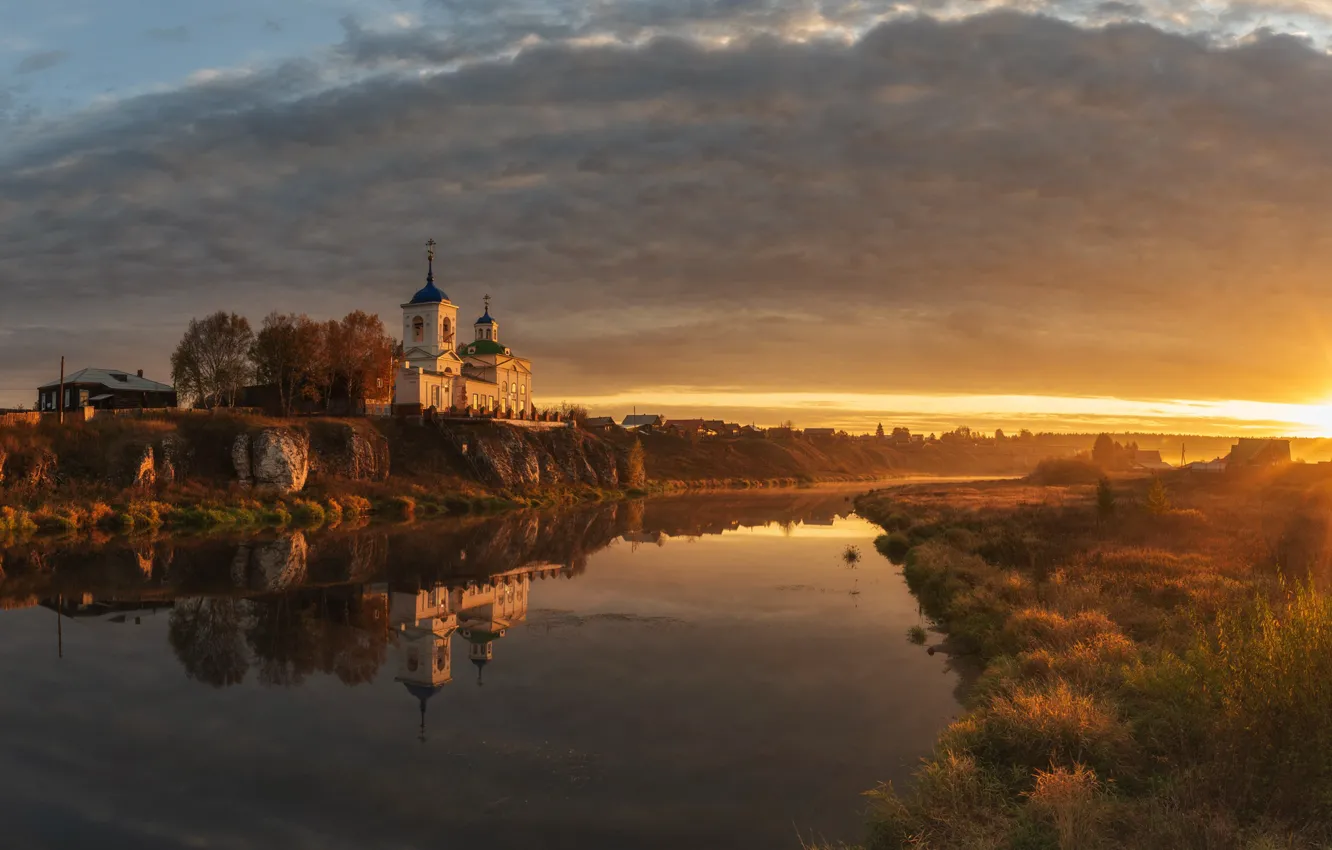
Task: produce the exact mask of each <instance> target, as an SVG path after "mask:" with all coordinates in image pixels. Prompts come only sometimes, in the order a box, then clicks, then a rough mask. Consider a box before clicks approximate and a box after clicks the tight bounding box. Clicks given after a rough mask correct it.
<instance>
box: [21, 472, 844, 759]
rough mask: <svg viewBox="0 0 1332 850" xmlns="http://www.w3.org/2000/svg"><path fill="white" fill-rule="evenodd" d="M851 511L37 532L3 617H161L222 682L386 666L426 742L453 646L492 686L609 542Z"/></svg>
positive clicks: (748, 501) (745, 504)
mask: <svg viewBox="0 0 1332 850" xmlns="http://www.w3.org/2000/svg"><path fill="white" fill-rule="evenodd" d="M850 510H851V505H850V500H849V498H848V497H847V495H846V494H845V493H828V492H823V493H819V492H798V491H797V492H791V493H774V494H772V495H770V496H765V497H760V498H756V497H755V496H754V495H752V494H746V495H744V496H737V497H736V498H735V499H733V500H731V499H728V498H727V497H725V496H710V497H707V498H704V499H691V498H678V499H666V500H659V501H656V502H647V503H644V502H624V503H619V504H612V505H604V506H600V507H596V508H592V509H587V510H575V511H565V512H559V513H523V514H514V515H508V516H501V517H480V518H465V519H459V520H445V521H440V522H436V523H423V524H420V525H417V526H373V525H372V526H368V527H363V528H359V529H346V528H342V529H324V530H321V531H318V532H301V531H294V532H287V533H283V534H270V535H268V536H266V537H259V538H248V539H233V540H227V539H224V538H194V539H189V538H187V539H180V538H175V539H173V538H169V537H159V538H154V537H142V538H127V539H120V540H115V541H106V542H103V543H101V544H96V543H94V542H91V541H86V540H85V541H80V542H78V543H70V542H69V541H65V542H63V543H52V542H40V541H38V542H34V541H28V542H27V543H24V544H22V545H18V544H15V545H11V546H9V547H5V548H0V567H2V568H3V572H0V617H3V616H5V614H6V611H5V609H22V608H31V607H34V606H37V605H41V606H44V607H46V608H48V609H50V610H52V611H53V612H55V613H56V616H55V617H54V621H55V622H54V623H53V627H52V637H53V638H54V643H55V644H56V647H55V654H57V655H64V654H65V653H67V652H68V651H70V648H69V647H68V646H66V645H65V644H66V641H65V637H66V636H65V634H64V631H65V627H64V624H65V623H66V622H68V621H69V620H70V619H77V620H82V621H85V622H87V623H102V624H105V626H106V627H108V628H114V627H119V626H133V625H136V624H137V625H143V624H148V623H151V622H153V621H160V620H161V619H163V618H165V620H166V635H167V641H168V643H169V644H170V646H171V648H172V651H173V652H174V654H175V656H176V658H177V659H178V660H179V662H180V664H181V666H182V668H183V670H184V672H185V674H186V675H187V676H188V677H189V678H190V679H193V680H195V681H197V682H200V683H203V684H205V685H209V686H212V687H215V688H225V687H232V686H236V685H241V684H244V683H247V682H249V683H254V682H257V683H258V684H260V685H263V686H270V687H292V686H297V685H300V684H301V683H303V682H304V681H305V680H306V679H307V678H309V677H310V676H312V675H316V674H324V675H330V676H334V677H336V678H337V679H338V680H340V681H341V682H343V683H344V684H346V685H349V686H355V685H360V684H366V683H370V682H372V681H375V680H377V679H380V678H381V673H387V672H388V671H389V670H391V671H392V672H393V679H394V680H396V682H399V683H401V684H402V685H403V686H404V687H405V688H406V690H407V691H408V692H409V693H410V694H411V696H412V697H414V698H415V699H416V700H417V702H418V703H419V707H420V712H421V720H420V730H419V734H420V735H421V737H422V739H423V740H424V736H425V733H426V714H427V710H428V707H429V703H430V700H431V699H432V698H433V697H434V696H435V695H436V694H438V693H439V692H440V690H441V689H442V688H444V687H445V686H446V685H448V684H449V683H450V682H451V681H452V680H453V675H454V667H453V665H454V660H455V659H454V657H453V656H454V652H455V645H456V651H457V653H458V656H459V658H458V659H457V660H458V661H459V662H460V663H463V661H462V655H463V653H465V654H466V659H467V661H470V662H471V666H473V667H474V668H475V671H476V678H475V683H476V684H477V685H482V684H483V683H484V681H485V678H484V677H485V673H486V667H487V665H488V664H490V663H491V662H492V661H493V660H494V659H495V657H496V644H497V643H500V642H501V641H502V640H503V638H504V637H505V635H506V634H508V633H509V630H510V629H513V628H514V627H516V626H518V625H520V624H522V623H523V622H524V621H526V620H527V617H528V612H529V610H530V605H531V601H532V593H533V592H534V585H536V584H538V583H540V582H541V581H544V580H550V579H572V578H575V577H577V576H578V575H580V574H581V573H582V572H583V570H584V569H585V568H586V564H587V559H588V557H589V555H591V554H592V553H594V552H596V551H598V550H599V549H602V548H604V547H606V546H608V545H610V544H611V543H613V542H615V541H623V542H624V543H625V544H627V545H629V546H631V547H634V546H642V545H662V544H663V543H665V542H666V541H667V540H669V539H670V538H679V537H685V538H687V537H692V536H698V535H704V534H719V533H722V532H725V531H729V530H733V529H737V528H741V527H745V526H766V525H772V524H773V523H776V524H778V525H788V524H793V523H803V524H810V525H819V524H826V523H827V522H829V521H831V520H832V518H834V517H837V516H845V515H847V514H848V513H850ZM83 646H84V649H83V650H81V651H83V652H86V651H88V650H87V644H86V643H84V644H83ZM500 654H501V656H502V654H503V653H502V651H501V653H500ZM386 667H387V669H386Z"/></svg>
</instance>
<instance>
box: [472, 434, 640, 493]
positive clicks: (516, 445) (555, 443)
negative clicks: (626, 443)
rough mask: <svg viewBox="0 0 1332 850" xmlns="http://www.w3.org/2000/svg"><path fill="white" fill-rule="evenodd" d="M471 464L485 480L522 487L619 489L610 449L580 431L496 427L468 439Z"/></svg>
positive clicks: (614, 455)
mask: <svg viewBox="0 0 1332 850" xmlns="http://www.w3.org/2000/svg"><path fill="white" fill-rule="evenodd" d="M468 444H469V450H468V451H469V454H470V456H471V462H472V465H473V468H474V469H475V470H476V471H477V473H478V475H479V477H480V478H481V480H482V481H483V482H485V483H486V484H490V485H492V486H499V487H506V488H514V489H522V488H525V487H529V486H534V485H538V484H545V485H561V484H586V485H588V486H592V487H618V486H619V484H620V470H619V467H620V464H619V461H618V458H617V457H616V453H615V450H614V448H613V447H611V446H610V445H609V444H607V443H605V442H603V441H600V440H596V439H593V438H589V437H587V436H586V435H584V434H583V433H582V432H580V431H575V430H573V429H565V428H560V429H556V430H552V431H545V432H529V431H525V430H523V429H520V428H512V427H507V426H503V425H497V426H495V427H494V428H493V429H490V430H487V431H486V432H484V433H481V434H479V435H476V436H474V437H471V438H470V439H469V441H468Z"/></svg>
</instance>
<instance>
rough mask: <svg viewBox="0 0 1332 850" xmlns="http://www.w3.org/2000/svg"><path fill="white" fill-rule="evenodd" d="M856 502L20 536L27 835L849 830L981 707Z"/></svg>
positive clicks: (13, 615)
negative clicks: (933, 641)
mask: <svg viewBox="0 0 1332 850" xmlns="http://www.w3.org/2000/svg"><path fill="white" fill-rule="evenodd" d="M851 493H852V491H845V490H828V491H794V492H775V493H761V494H723V495H713V496H698V497H692V496H691V497H679V498H674V499H662V500H657V501H650V502H646V503H643V502H640V503H623V504H617V505H611V506H603V507H599V508H595V509H590V510H580V511H569V512H563V513H557V514H522V515H512V516H506V517H500V518H490V519H469V520H464V521H449V522H440V523H434V524H422V525H418V526H414V527H412V526H395V527H391V528H382V527H367V528H363V529H359V530H332V531H324V532H319V533H311V534H301V533H296V534H290V535H284V536H273V537H269V538H266V539H263V540H258V541H239V540H222V539H206V540H180V539H178V540H174V541H172V540H157V541H147V540H141V541H131V542H120V543H113V544H108V545H104V546H101V547H91V546H87V547H84V548H83V549H81V550H73V549H69V548H64V549H62V548H59V547H55V548H47V547H40V546H36V547H33V546H29V547H25V548H14V549H10V550H6V551H5V552H4V553H3V557H4V561H3V564H4V567H5V571H6V572H5V575H4V578H3V580H0V604H3V605H4V606H5V608H6V609H7V610H3V611H0V676H3V679H4V681H5V687H4V688H2V689H0V717H3V718H4V721H3V722H4V725H5V727H6V728H8V729H10V730H15V729H23V730H25V733H24V734H23V735H22V736H18V735H14V734H12V733H11V734H6V735H3V736H0V800H4V802H3V803H0V810H2V811H3V813H4V817H5V821H6V823H7V836H8V838H7V841H6V843H7V844H9V842H11V841H12V842H14V843H13V844H9V846H19V847H40V848H45V847H63V846H69V845H70V844H71V843H82V842H88V841H96V842H97V843H98V844H99V845H101V846H109V847H136V848H139V847H175V846H180V845H182V844H186V843H190V844H199V845H201V846H216V847H240V848H244V847H270V846H283V847H335V848H340V847H347V848H352V847H370V846H390V847H437V846H440V845H441V843H443V844H445V845H447V846H454V845H455V844H463V843H467V842H473V841H485V842H487V843H488V844H489V845H490V846H499V847H580V848H587V847H606V848H612V847H627V846H634V847H680V846H697V847H713V846H718V847H720V846H726V847H796V846H799V838H798V834H797V833H799V834H800V835H805V836H810V835H813V836H817V837H823V838H828V839H834V840H837V839H844V840H854V839H856V838H858V837H859V834H860V829H861V826H862V823H863V817H862V813H863V809H864V801H863V798H862V797H861V792H863V791H865V790H867V789H869V788H871V787H873V786H874V785H875V783H877V782H879V781H887V780H892V781H894V782H896V783H901V782H903V781H906V780H907V779H908V777H909V776H910V774H911V772H912V770H913V769H914V767H915V765H916V764H917V762H918V760H919V759H920V757H922V756H924V755H926V754H927V753H928V752H929V751H930V749H931V747H932V744H933V742H934V739H935V736H936V734H937V733H938V731H939V730H940V729H941V728H942V726H943V725H945V724H946V723H947V722H948V721H949V720H950V719H951V718H952V717H953V716H954V714H955V713H957V712H958V711H959V710H960V709H959V707H958V704H957V702H956V699H955V696H954V690H955V689H956V687H957V684H958V678H957V676H956V674H955V673H952V672H951V671H949V670H948V669H947V666H946V661H945V660H944V659H943V656H938V655H936V656H933V657H931V656H928V655H926V654H925V653H924V652H923V651H922V650H921V649H920V648H919V647H915V646H911V645H910V644H909V643H908V642H907V641H906V639H905V633H906V630H907V628H908V627H910V626H912V625H916V624H918V623H921V622H922V620H921V618H920V616H919V614H918V613H917V608H916V603H915V601H914V599H913V598H912V597H911V596H910V594H909V593H908V592H907V590H906V587H905V585H904V583H903V580H902V578H901V576H900V575H898V571H897V568H896V567H894V566H893V565H892V564H890V563H888V562H887V561H886V560H884V559H883V558H881V557H880V556H879V555H878V554H877V553H876V552H875V551H874V549H873V546H872V541H873V538H874V536H875V534H876V529H875V528H874V527H872V526H871V525H869V524H868V523H867V522H865V521H864V520H861V519H859V518H858V517H855V516H854V515H852V514H851V512H850V507H851V506H850V502H849V500H848V499H849V496H850V495H851ZM848 546H856V547H859V549H860V551H861V553H862V557H861V559H860V561H859V562H858V564H855V565H854V566H849V565H848V563H847V562H846V560H845V559H844V557H843V555H844V553H845V551H846V549H847V547H848ZM57 611H59V612H62V613H61V615H59V616H58V615H57Z"/></svg>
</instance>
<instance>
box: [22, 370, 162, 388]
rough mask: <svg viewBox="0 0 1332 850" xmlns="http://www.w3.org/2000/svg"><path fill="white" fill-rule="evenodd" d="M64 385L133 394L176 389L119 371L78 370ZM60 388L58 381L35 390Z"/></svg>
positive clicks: (66, 378) (68, 376)
mask: <svg viewBox="0 0 1332 850" xmlns="http://www.w3.org/2000/svg"><path fill="white" fill-rule="evenodd" d="M65 384H66V385H68V384H99V385H101V386H104V387H109V388H110V389H113V390H132V391H134V392H150V393H173V392H175V391H176V388H175V387H173V386H171V385H170V384H159V383H158V382H157V381H150V380H148V379H147V378H140V377H139V376H138V375H137V374H135V373H134V372H126V371H122V370H119V369H93V368H88V369H80V370H79V371H77V372H75V373H74V374H72V375H66V376H65ZM59 386H60V381H58V380H56V381H49V382H47V383H45V384H42V385H41V386H40V387H38V388H37V389H39V390H49V389H54V388H57V387H59Z"/></svg>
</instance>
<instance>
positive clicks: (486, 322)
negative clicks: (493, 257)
mask: <svg viewBox="0 0 1332 850" xmlns="http://www.w3.org/2000/svg"><path fill="white" fill-rule="evenodd" d="M426 245H427V246H428V248H429V250H428V252H427V254H426V257H427V264H428V265H427V271H426V285H425V286H424V287H423V288H422V289H420V290H419V291H417V293H416V294H415V295H413V296H412V299H411V300H410V301H408V302H407V303H406V304H403V305H402V347H403V363H402V365H401V367H400V368H399V370H398V374H397V376H396V384H395V388H394V393H393V403H394V405H395V406H399V405H400V406H407V405H412V406H414V405H420V408H419V409H420V410H422V411H425V410H430V409H432V408H433V409H434V410H435V411H437V412H440V413H446V412H449V411H453V412H455V413H467V412H470V413H474V414H495V415H497V416H502V417H506V418H520V419H530V418H532V417H533V415H534V414H535V412H536V407H535V405H534V404H533V402H532V361H530V360H528V359H526V358H523V357H517V356H515V355H514V353H513V352H512V351H511V350H510V349H509V348H508V347H507V346H505V345H503V344H502V343H500V341H499V322H497V321H495V319H494V318H492V317H491V315H490V296H489V295H487V296H486V297H485V312H484V313H483V314H482V316H481V318H479V319H477V320H476V322H474V323H473V326H472V330H473V334H474V339H473V340H472V341H471V342H466V343H462V344H461V345H460V344H458V343H457V335H458V330H459V329H458V307H457V305H455V304H454V303H453V302H452V301H450V300H449V296H448V295H447V294H445V293H444V291H443V290H441V289H439V288H438V287H436V286H435V240H433V239H431V240H430V241H429V242H427V243H426ZM399 409H400V410H401V409H403V408H401V407H400V408H399Z"/></svg>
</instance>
